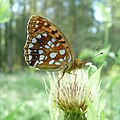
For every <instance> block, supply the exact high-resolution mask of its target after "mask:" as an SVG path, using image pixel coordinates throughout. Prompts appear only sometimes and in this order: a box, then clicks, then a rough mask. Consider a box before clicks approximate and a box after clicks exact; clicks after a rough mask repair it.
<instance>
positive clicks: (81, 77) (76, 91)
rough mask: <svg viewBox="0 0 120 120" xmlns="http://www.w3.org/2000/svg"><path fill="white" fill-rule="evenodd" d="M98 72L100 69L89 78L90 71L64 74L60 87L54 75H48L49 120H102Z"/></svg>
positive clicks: (80, 70)
mask: <svg viewBox="0 0 120 120" xmlns="http://www.w3.org/2000/svg"><path fill="white" fill-rule="evenodd" d="M91 67H93V66H92V65H91ZM89 70H91V69H89ZM100 71H101V67H100V68H99V69H98V70H97V71H95V72H94V73H93V74H92V75H90V77H89V75H88V74H89V73H90V71H87V70H83V69H79V70H78V69H76V70H75V71H74V73H72V74H68V73H66V74H65V75H64V77H63V78H62V79H61V80H60V85H59V83H58V78H57V77H56V76H55V75H54V74H53V77H52V76H51V75H49V79H50V86H51V90H50V98H49V99H50V102H49V103H50V104H49V105H50V115H51V120H103V119H104V114H103V108H104V104H103V103H102V105H101V101H100V95H101V92H100V83H101V81H100V79H99V77H100ZM60 76H61V74H60Z"/></svg>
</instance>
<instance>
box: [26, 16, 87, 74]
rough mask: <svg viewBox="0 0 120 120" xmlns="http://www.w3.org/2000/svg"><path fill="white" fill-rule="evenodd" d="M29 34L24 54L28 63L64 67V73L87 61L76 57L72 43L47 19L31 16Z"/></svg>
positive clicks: (56, 68)
mask: <svg viewBox="0 0 120 120" xmlns="http://www.w3.org/2000/svg"><path fill="white" fill-rule="evenodd" d="M27 34H28V35H27V40H26V43H25V46H24V56H25V61H26V63H27V64H28V65H30V66H33V67H35V68H38V69H47V70H60V69H62V70H63V73H65V72H68V73H70V72H71V71H72V70H74V69H76V68H81V67H82V65H83V64H84V63H85V62H84V61H80V60H78V59H74V57H73V52H72V51H71V45H70V43H69V42H68V40H67V39H66V37H65V36H64V35H63V34H62V32H61V31H60V30H59V29H58V28H57V27H56V26H55V25H54V24H52V23H51V22H50V21H48V20H47V19H45V18H43V17H40V16H34V15H33V16H31V18H30V19H29V21H28V25H27Z"/></svg>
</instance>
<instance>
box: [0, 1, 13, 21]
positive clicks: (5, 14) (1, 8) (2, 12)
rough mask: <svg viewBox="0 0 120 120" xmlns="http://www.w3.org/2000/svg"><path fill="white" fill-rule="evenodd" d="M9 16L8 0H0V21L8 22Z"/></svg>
mask: <svg viewBox="0 0 120 120" xmlns="http://www.w3.org/2000/svg"><path fill="white" fill-rule="evenodd" d="M10 17H11V11H10V3H9V0H0V23H4V22H8V21H9V20H10Z"/></svg>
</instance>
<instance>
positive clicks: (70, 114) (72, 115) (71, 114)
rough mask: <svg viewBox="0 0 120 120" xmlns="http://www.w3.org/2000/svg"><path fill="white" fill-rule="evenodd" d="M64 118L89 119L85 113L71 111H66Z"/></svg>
mask: <svg viewBox="0 0 120 120" xmlns="http://www.w3.org/2000/svg"><path fill="white" fill-rule="evenodd" d="M64 120H87V119H86V117H85V113H84V114H83V113H81V112H80V111H79V112H75V111H70V112H65V116H64Z"/></svg>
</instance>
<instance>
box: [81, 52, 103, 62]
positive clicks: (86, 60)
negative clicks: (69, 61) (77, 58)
mask: <svg viewBox="0 0 120 120" xmlns="http://www.w3.org/2000/svg"><path fill="white" fill-rule="evenodd" d="M102 54H103V52H100V53H99V54H96V55H94V56H92V57H88V58H86V59H84V60H83V61H84V63H87V62H89V60H91V59H93V58H95V57H97V56H100V55H102Z"/></svg>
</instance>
